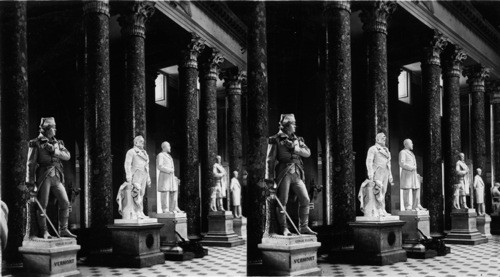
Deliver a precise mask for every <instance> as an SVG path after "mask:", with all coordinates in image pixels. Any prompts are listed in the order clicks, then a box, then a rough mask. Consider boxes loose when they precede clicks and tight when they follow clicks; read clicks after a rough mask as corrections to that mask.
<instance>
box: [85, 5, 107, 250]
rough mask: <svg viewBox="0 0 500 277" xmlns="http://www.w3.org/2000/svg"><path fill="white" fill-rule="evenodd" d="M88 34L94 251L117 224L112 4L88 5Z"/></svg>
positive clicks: (87, 92)
mask: <svg viewBox="0 0 500 277" xmlns="http://www.w3.org/2000/svg"><path fill="white" fill-rule="evenodd" d="M83 9H84V18H83V19H84V31H85V57H86V60H85V101H84V104H85V106H84V122H85V132H84V133H85V148H86V151H84V152H85V153H86V154H88V156H87V157H85V158H86V159H87V161H88V163H85V164H86V165H88V168H85V169H84V170H85V172H86V173H87V174H88V175H87V176H88V177H89V183H88V184H85V185H86V186H88V187H86V188H85V189H87V190H88V191H89V194H90V203H89V204H90V205H89V207H88V208H89V210H90V212H89V213H90V222H89V225H90V228H91V229H92V230H91V231H90V232H89V234H91V237H90V238H89V241H88V243H90V244H91V249H92V248H104V247H106V246H110V243H109V242H110V237H109V233H108V231H107V228H106V225H108V224H111V223H112V222H113V187H112V177H111V176H112V171H111V170H112V169H111V164H112V156H111V123H110V122H111V116H110V94H109V78H110V73H109V4H108V1H88V2H85V3H84V7H83Z"/></svg>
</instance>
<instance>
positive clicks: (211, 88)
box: [200, 49, 224, 231]
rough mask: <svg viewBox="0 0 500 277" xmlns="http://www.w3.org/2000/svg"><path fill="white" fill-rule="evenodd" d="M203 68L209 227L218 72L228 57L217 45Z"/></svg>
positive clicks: (204, 173)
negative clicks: (217, 48)
mask: <svg viewBox="0 0 500 277" xmlns="http://www.w3.org/2000/svg"><path fill="white" fill-rule="evenodd" d="M201 61H202V62H201V70H200V155H201V157H200V161H201V184H202V207H201V223H202V224H201V226H202V231H208V210H209V206H210V192H211V190H212V187H214V186H215V178H214V176H213V165H214V163H215V162H217V76H218V75H219V69H220V66H221V64H222V62H224V58H223V57H222V55H221V54H220V53H219V51H217V50H215V49H208V50H206V52H205V54H203V55H202V57H201Z"/></svg>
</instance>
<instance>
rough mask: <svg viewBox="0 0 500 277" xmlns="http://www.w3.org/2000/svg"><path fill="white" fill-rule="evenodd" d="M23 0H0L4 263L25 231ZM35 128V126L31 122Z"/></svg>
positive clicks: (14, 259) (13, 256) (15, 255)
mask: <svg viewBox="0 0 500 277" xmlns="http://www.w3.org/2000/svg"><path fill="white" fill-rule="evenodd" d="M26 5H27V2H25V1H12V2H9V3H3V5H2V7H3V10H2V12H3V14H2V16H3V18H2V22H1V24H0V25H1V26H2V28H1V34H0V38H1V39H2V59H1V61H2V71H3V72H2V101H1V113H2V115H1V118H2V122H1V124H2V125H1V130H2V132H1V136H2V138H1V141H2V157H1V166H2V186H3V191H4V194H3V195H2V199H3V200H4V201H5V203H6V204H7V206H8V207H9V211H10V212H9V222H8V227H9V237H8V240H7V249H5V252H4V257H5V259H6V261H7V263H9V264H12V263H20V262H21V255H20V254H19V252H18V250H17V249H18V247H19V246H21V244H22V241H23V236H24V233H25V228H24V226H25V224H26V222H25V218H26V216H25V212H24V209H25V206H26V201H27V200H28V197H29V194H27V187H26V185H25V181H26V160H27V155H28V141H29V139H30V138H29V137H28V136H29V132H28V121H29V116H28V60H27V56H28V45H27V39H26V35H27V32H26V28H27V21H26ZM33 127H34V128H35V129H36V126H33Z"/></svg>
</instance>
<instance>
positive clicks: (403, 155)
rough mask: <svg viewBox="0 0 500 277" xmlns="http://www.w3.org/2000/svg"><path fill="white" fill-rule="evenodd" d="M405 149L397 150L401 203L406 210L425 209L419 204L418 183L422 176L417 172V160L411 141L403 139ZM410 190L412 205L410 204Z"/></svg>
mask: <svg viewBox="0 0 500 277" xmlns="http://www.w3.org/2000/svg"><path fill="white" fill-rule="evenodd" d="M403 144H404V146H405V149H403V150H401V152H399V166H400V167H401V176H400V182H399V184H400V186H401V189H402V190H403V205H404V207H405V210H407V211H411V210H413V211H418V210H421V211H423V210H426V209H425V208H423V207H422V206H421V205H420V184H421V182H422V177H421V176H420V175H419V174H418V173H417V160H416V159H415V154H413V151H412V150H413V142H412V141H411V139H405V140H404V142H403ZM410 191H411V192H412V196H413V197H412V200H413V201H412V205H411V206H410Z"/></svg>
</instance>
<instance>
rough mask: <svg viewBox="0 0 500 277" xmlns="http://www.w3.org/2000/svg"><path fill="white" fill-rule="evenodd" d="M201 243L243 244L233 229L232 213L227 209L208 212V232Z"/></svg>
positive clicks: (225, 245) (222, 245)
mask: <svg viewBox="0 0 500 277" xmlns="http://www.w3.org/2000/svg"><path fill="white" fill-rule="evenodd" d="M201 243H202V244H203V245H205V246H220V247H233V246H238V245H242V244H245V241H244V240H243V239H241V238H240V237H238V235H237V234H236V233H235V232H234V229H233V214H232V213H231V212H229V211H216V212H213V211H211V212H209V213H208V233H207V235H206V236H205V237H204V238H203V240H202V241H201Z"/></svg>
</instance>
